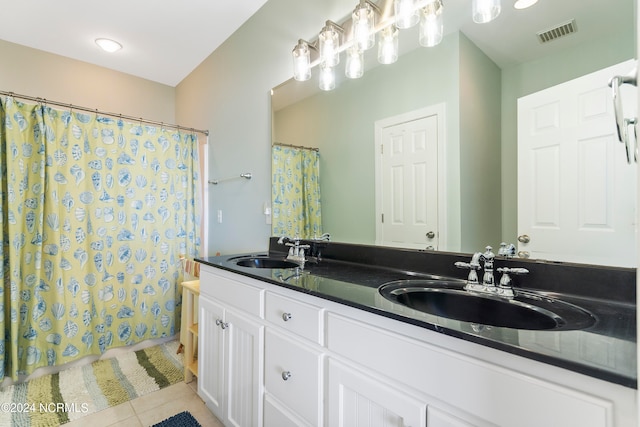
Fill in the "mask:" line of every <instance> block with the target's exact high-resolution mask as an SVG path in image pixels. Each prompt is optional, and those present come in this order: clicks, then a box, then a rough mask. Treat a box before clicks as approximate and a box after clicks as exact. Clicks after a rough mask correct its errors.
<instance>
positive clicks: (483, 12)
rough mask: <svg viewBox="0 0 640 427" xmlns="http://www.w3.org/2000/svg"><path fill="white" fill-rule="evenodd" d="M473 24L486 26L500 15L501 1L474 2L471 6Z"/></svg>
mask: <svg viewBox="0 0 640 427" xmlns="http://www.w3.org/2000/svg"><path fill="white" fill-rule="evenodd" d="M471 10H472V14H473V22H475V23H478V24H484V23H487V22H491V21H493V20H494V19H496V18H497V17H498V15H500V10H501V6H500V0H473V3H472V5H471Z"/></svg>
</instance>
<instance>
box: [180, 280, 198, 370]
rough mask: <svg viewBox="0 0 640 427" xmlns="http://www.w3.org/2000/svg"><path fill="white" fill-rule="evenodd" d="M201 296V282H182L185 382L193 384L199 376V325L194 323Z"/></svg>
mask: <svg viewBox="0 0 640 427" xmlns="http://www.w3.org/2000/svg"><path fill="white" fill-rule="evenodd" d="M199 295H200V280H190V281H188V282H182V304H183V310H182V327H183V328H185V330H186V331H187V332H186V337H185V338H184V340H185V341H186V342H184V343H183V344H184V381H185V382H187V383H188V382H191V380H192V379H193V375H195V376H198V354H197V348H198V323H196V322H194V320H193V317H194V314H195V305H196V301H197V300H198V296H199Z"/></svg>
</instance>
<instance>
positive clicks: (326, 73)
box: [319, 64, 336, 90]
mask: <svg viewBox="0 0 640 427" xmlns="http://www.w3.org/2000/svg"><path fill="white" fill-rule="evenodd" d="M319 87H320V89H322V90H333V89H335V87H336V74H335V71H334V70H333V68H332V67H329V66H327V65H326V64H320V84H319Z"/></svg>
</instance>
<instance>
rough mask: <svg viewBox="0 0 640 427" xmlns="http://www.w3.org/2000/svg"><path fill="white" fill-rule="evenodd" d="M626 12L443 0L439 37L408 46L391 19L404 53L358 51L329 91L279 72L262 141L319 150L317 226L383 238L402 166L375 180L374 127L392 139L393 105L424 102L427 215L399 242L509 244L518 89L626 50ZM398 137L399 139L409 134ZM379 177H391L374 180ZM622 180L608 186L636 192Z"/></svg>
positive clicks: (399, 212)
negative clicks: (477, 14)
mask: <svg viewBox="0 0 640 427" xmlns="http://www.w3.org/2000/svg"><path fill="white" fill-rule="evenodd" d="M345 12H346V11H345ZM633 16H635V1H634V0H612V1H607V2H602V1H596V0H586V1H585V0H564V1H562V2H555V1H544V2H538V3H537V4H536V5H534V6H533V7H531V8H529V9H526V10H515V9H513V8H512V7H511V5H508V6H507V5H505V7H504V8H503V12H502V14H501V15H500V16H499V17H498V19H496V20H495V21H494V22H492V23H489V24H484V25H478V24H474V23H473V22H471V18H470V16H468V1H465V0H449V1H447V2H446V4H445V5H444V15H443V17H444V28H445V37H444V39H443V41H442V42H441V43H440V44H439V45H438V46H435V47H431V48H424V47H416V48H414V47H413V46H409V45H410V43H411V40H415V39H417V36H416V37H414V35H413V34H410V32H411V31H412V30H413V29H410V30H401V31H400V34H399V37H400V45H401V51H402V52H403V53H402V55H401V56H400V58H399V59H398V61H397V62H396V63H394V64H391V65H380V66H375V62H376V61H375V58H374V59H373V60H371V59H366V61H367V65H366V66H365V72H364V75H363V76H362V77H361V78H359V79H346V78H344V77H343V78H342V79H341V80H338V81H337V83H336V89H335V90H333V91H330V92H322V93H318V90H317V84H318V81H317V70H316V69H314V70H313V76H312V78H311V80H309V81H307V82H304V83H301V82H296V81H293V80H289V81H287V82H285V83H283V84H282V85H280V86H278V87H277V88H275V89H274V91H273V96H272V108H273V117H272V120H273V141H274V142H276V143H283V144H292V145H300V146H311V147H316V148H318V149H319V150H320V152H321V153H322V155H321V157H320V171H321V173H320V186H321V188H322V194H321V199H322V229H323V231H326V232H330V233H331V236H332V239H333V240H334V241H341V242H349V243H360V244H376V243H378V244H379V243H381V242H384V243H383V244H385V245H388V244H389V243H387V241H386V240H382V241H381V239H380V236H379V234H380V231H379V229H380V223H382V221H383V217H382V215H384V222H385V223H387V224H388V223H389V222H393V221H396V220H398V219H399V218H401V217H402V216H403V215H404V214H406V213H407V212H408V210H410V209H411V205H406V204H403V203H400V200H401V199H402V198H403V197H401V196H400V195H402V194H403V193H401V192H398V191H396V192H395V193H394V192H393V191H395V190H397V189H398V188H401V189H402V188H404V187H398V186H397V183H398V182H399V180H400V179H401V178H402V179H404V182H407V178H406V176H405V175H397V176H395V181H392V180H393V179H394V176H393V172H390V173H391V174H392V175H391V178H389V177H388V179H387V180H386V181H385V180H383V179H382V178H381V177H380V175H382V174H381V171H380V169H381V167H380V165H381V164H385V163H384V161H383V159H381V157H382V155H381V153H380V145H381V139H380V138H382V137H384V136H387V137H389V138H390V140H389V141H394V140H395V141H399V139H397V138H396V139H394V138H395V134H394V133H393V131H394V130H397V129H398V128H396V127H395V126H396V125H401V124H402V120H403V117H410V118H411V119H410V120H411V121H413V120H414V119H416V118H419V117H418V116H420V114H421V113H424V111H428V110H429V109H432V110H433V109H434V108H435V109H436V110H437V111H438V114H439V116H438V120H436V122H435V126H436V127H435V133H436V134H437V135H440V136H442V137H443V138H444V143H443V144H442V145H441V146H436V150H437V153H436V152H432V154H431V155H430V157H433V156H436V157H437V160H438V162H437V167H438V174H437V175H436V176H437V177H438V178H437V179H438V180H439V182H438V183H437V185H436V188H437V189H438V192H439V196H441V197H439V198H436V200H437V203H438V207H437V210H436V213H437V225H436V228H435V229H434V230H427V232H424V233H423V232H422V231H420V238H422V239H423V240H422V241H418V242H416V243H414V244H407V245H406V246H407V247H422V248H427V247H429V246H434V249H437V250H446V251H455V252H457V251H462V252H475V251H479V250H481V249H483V248H484V246H486V245H491V246H493V247H494V248H497V247H498V246H499V244H500V243H501V242H503V241H504V242H508V243H514V244H516V245H519V244H521V243H519V242H518V240H517V238H518V236H520V235H522V234H523V233H522V232H521V231H520V230H519V228H518V190H517V189H518V168H517V162H518V150H517V147H518V144H519V143H518V126H517V121H518V116H517V102H518V99H519V98H521V97H523V96H526V95H530V94H532V93H535V92H538V91H541V90H543V89H547V88H550V87H552V86H555V85H558V84H560V83H563V82H567V81H570V80H573V79H576V78H578V77H580V76H583V75H586V74H589V73H592V72H595V71H597V70H600V69H603V68H606V67H609V66H611V65H613V64H617V63H620V62H623V61H625V60H628V59H630V58H634V57H635V49H636V47H635V30H634V19H633ZM318 19H319V21H320V22H322V20H323V17H318ZM571 20H573V21H574V22H575V28H576V29H577V31H576V32H575V33H573V34H570V35H568V36H566V37H562V38H559V39H557V40H552V41H550V42H547V43H541V42H539V41H538V37H537V36H536V33H537V32H539V31H544V30H548V29H550V28H552V27H555V26H557V25H558V24H561V23H564V22H568V21H571ZM375 50H376V49H371V51H375ZM374 56H375V53H374ZM340 74H341V72H339V73H338V75H340ZM603 84H604V85H606V82H604V83H603ZM607 95H608V92H607ZM440 107H442V108H440ZM429 114H432V113H428V114H427V116H428V117H431V116H430V115H429ZM611 126H612V128H613V127H614V123H613V121H612V122H611ZM401 128H402V127H401ZM432 131H433V129H432ZM398 144H399V145H397V146H396V147H395V148H397V149H401V150H405V149H406V147H408V146H409V145H406V144H409V143H407V142H403V143H398ZM411 144H414V145H415V144H417V143H416V142H415V141H414V142H412V143H411ZM612 144H613V141H612ZM418 145H419V144H418ZM391 147H393V145H391ZM385 149H386V148H385ZM621 150H623V149H622V148H621V147H620V144H617V145H615V150H614V151H615V152H614V155H615V156H616V157H617V156H623V155H624V154H623V152H622V151H621ZM410 157H411V156H410ZM392 169H393V168H390V170H392ZM376 171H377V172H378V173H376ZM381 182H395V185H396V186H392V187H390V188H391V190H389V189H388V188H387V190H386V191H385V190H384V188H381V187H382V185H381ZM376 185H377V186H378V188H376ZM416 188H417V189H419V190H420V191H423V189H422V187H416ZM414 190H415V188H414ZM629 190H630V189H629V188H620V189H617V190H616V191H621V192H624V193H625V194H629V197H633V199H634V200H635V193H632V192H631V191H629ZM416 191H418V190H416ZM391 196H395V198H393V197H391ZM383 197H387V199H389V197H391V199H392V200H393V203H395V204H393V203H392V205H391V209H395V210H393V211H392V212H391V213H390V211H388V210H386V209H385V211H384V212H382V211H381V210H382V208H381V207H380V205H381V204H382V201H381V200H380V199H381V198H383ZM404 199H405V201H406V199H412V197H411V196H404ZM634 203H635V201H634ZM416 209H417V208H416ZM416 209H414V212H412V213H414V214H416V215H417V216H418V217H419V218H422V219H424V218H426V215H427V214H426V211H421V210H420V209H417V212H415V211H416ZM420 215H422V216H421V217H420ZM430 231H431V232H433V233H434V234H435V235H436V236H437V237H439V239H438V241H437V244H436V245H433V244H432V243H430V240H429V238H428V236H427V235H428V234H429V232H430ZM274 234H275V235H278V234H276V233H275V232H274ZM532 243H533V242H532ZM532 243H529V244H530V245H531V244H532ZM395 246H402V243H398V244H397V245H395ZM603 250H604V251H606V253H607V256H609V257H610V260H611V262H610V263H609V262H602V263H603V264H604V263H606V264H610V265H619V264H618V263H617V262H616V258H618V257H619V254H617V253H616V248H615V247H603ZM540 256H541V257H543V258H545V259H555V260H563V257H562V256H558V257H557V258H551V257H549V258H547V257H546V256H543V255H540ZM572 261H573V260H572ZM584 262H590V261H584Z"/></svg>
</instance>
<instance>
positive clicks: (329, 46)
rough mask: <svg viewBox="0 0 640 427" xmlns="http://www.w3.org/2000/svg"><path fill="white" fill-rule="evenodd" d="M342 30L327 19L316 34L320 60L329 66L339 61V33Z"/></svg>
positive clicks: (333, 65)
mask: <svg viewBox="0 0 640 427" xmlns="http://www.w3.org/2000/svg"><path fill="white" fill-rule="evenodd" d="M343 31H344V30H343V29H342V27H341V26H339V25H338V24H336V23H335V22H333V21H327V23H326V25H325V26H324V27H323V28H322V31H320V34H319V35H318V45H319V49H320V61H321V62H323V63H325V64H327V65H328V66H329V67H335V66H336V65H338V63H340V33H341V32H343ZM339 32H340V33H339Z"/></svg>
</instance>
